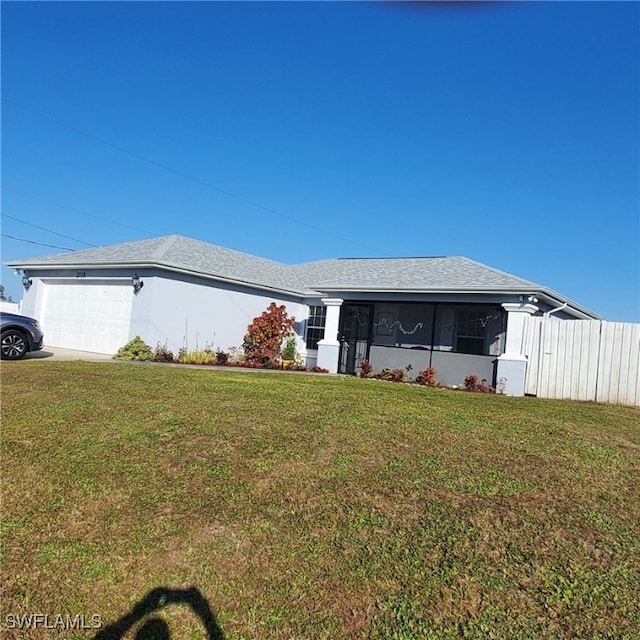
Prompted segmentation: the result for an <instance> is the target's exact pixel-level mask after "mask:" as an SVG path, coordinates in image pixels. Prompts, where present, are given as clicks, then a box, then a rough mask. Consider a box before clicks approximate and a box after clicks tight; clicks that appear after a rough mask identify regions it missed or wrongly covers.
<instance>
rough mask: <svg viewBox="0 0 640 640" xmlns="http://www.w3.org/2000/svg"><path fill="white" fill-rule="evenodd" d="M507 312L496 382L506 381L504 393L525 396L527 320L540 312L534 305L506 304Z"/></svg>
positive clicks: (504, 307)
mask: <svg viewBox="0 0 640 640" xmlns="http://www.w3.org/2000/svg"><path fill="white" fill-rule="evenodd" d="M502 308H503V309H504V310H505V311H506V312H507V336H506V341H505V347H504V353H503V354H502V355H501V356H499V357H498V366H497V371H496V381H497V382H498V383H499V382H500V381H501V380H503V381H504V393H505V394H506V395H508V396H523V395H524V383H525V377H526V373H527V356H525V355H524V354H523V346H524V345H523V339H524V325H525V319H526V318H527V317H528V316H530V315H532V314H534V313H535V312H536V311H538V307H536V306H535V305H534V304H526V303H508V302H506V303H504V304H503V305H502Z"/></svg>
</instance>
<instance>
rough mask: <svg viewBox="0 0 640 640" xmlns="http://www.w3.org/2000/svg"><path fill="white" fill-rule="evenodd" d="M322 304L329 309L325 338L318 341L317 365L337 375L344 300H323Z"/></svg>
mask: <svg viewBox="0 0 640 640" xmlns="http://www.w3.org/2000/svg"><path fill="white" fill-rule="evenodd" d="M322 304H324V306H325V307H326V308H327V318H326V321H325V325H324V338H322V340H319V341H318V360H317V365H318V366H319V367H322V368H323V369H328V370H329V373H337V371H338V358H339V357H340V343H339V342H338V324H339V321H340V306H341V305H342V300H341V299H340V298H322Z"/></svg>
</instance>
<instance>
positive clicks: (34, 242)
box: [0, 233, 76, 251]
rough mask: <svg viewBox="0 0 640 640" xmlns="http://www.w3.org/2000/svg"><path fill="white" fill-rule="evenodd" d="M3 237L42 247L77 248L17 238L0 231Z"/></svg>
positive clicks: (67, 249)
mask: <svg viewBox="0 0 640 640" xmlns="http://www.w3.org/2000/svg"><path fill="white" fill-rule="evenodd" d="M0 236H2V237H3V238H11V240H17V241H18V242H28V243H29V244H38V245H40V246H41V247H51V248H52V249H62V250H63V251H76V249H70V248H69V247H59V246H57V245H55V244H45V243H44V242H36V241H35V240H26V239H25V238H16V237H15V236H10V235H8V234H7V233H0Z"/></svg>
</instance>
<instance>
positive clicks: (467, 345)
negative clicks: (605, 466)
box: [456, 310, 487, 355]
mask: <svg viewBox="0 0 640 640" xmlns="http://www.w3.org/2000/svg"><path fill="white" fill-rule="evenodd" d="M486 329H487V318H486V313H485V312H484V311H462V310H460V311H458V313H457V318H456V351H457V352H458V353H471V354H475V355H483V354H484V353H485V348H484V343H485V336H486Z"/></svg>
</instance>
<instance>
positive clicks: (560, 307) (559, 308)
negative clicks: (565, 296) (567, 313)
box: [542, 302, 569, 318]
mask: <svg viewBox="0 0 640 640" xmlns="http://www.w3.org/2000/svg"><path fill="white" fill-rule="evenodd" d="M568 306H569V303H568V302H565V303H564V304H561V305H560V306H559V307H556V308H555V309H549V311H545V312H544V313H543V314H542V317H543V318H548V317H549V316H550V315H551V314H552V313H557V312H558V311H562V310H563V309H564V308H566V307H568Z"/></svg>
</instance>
